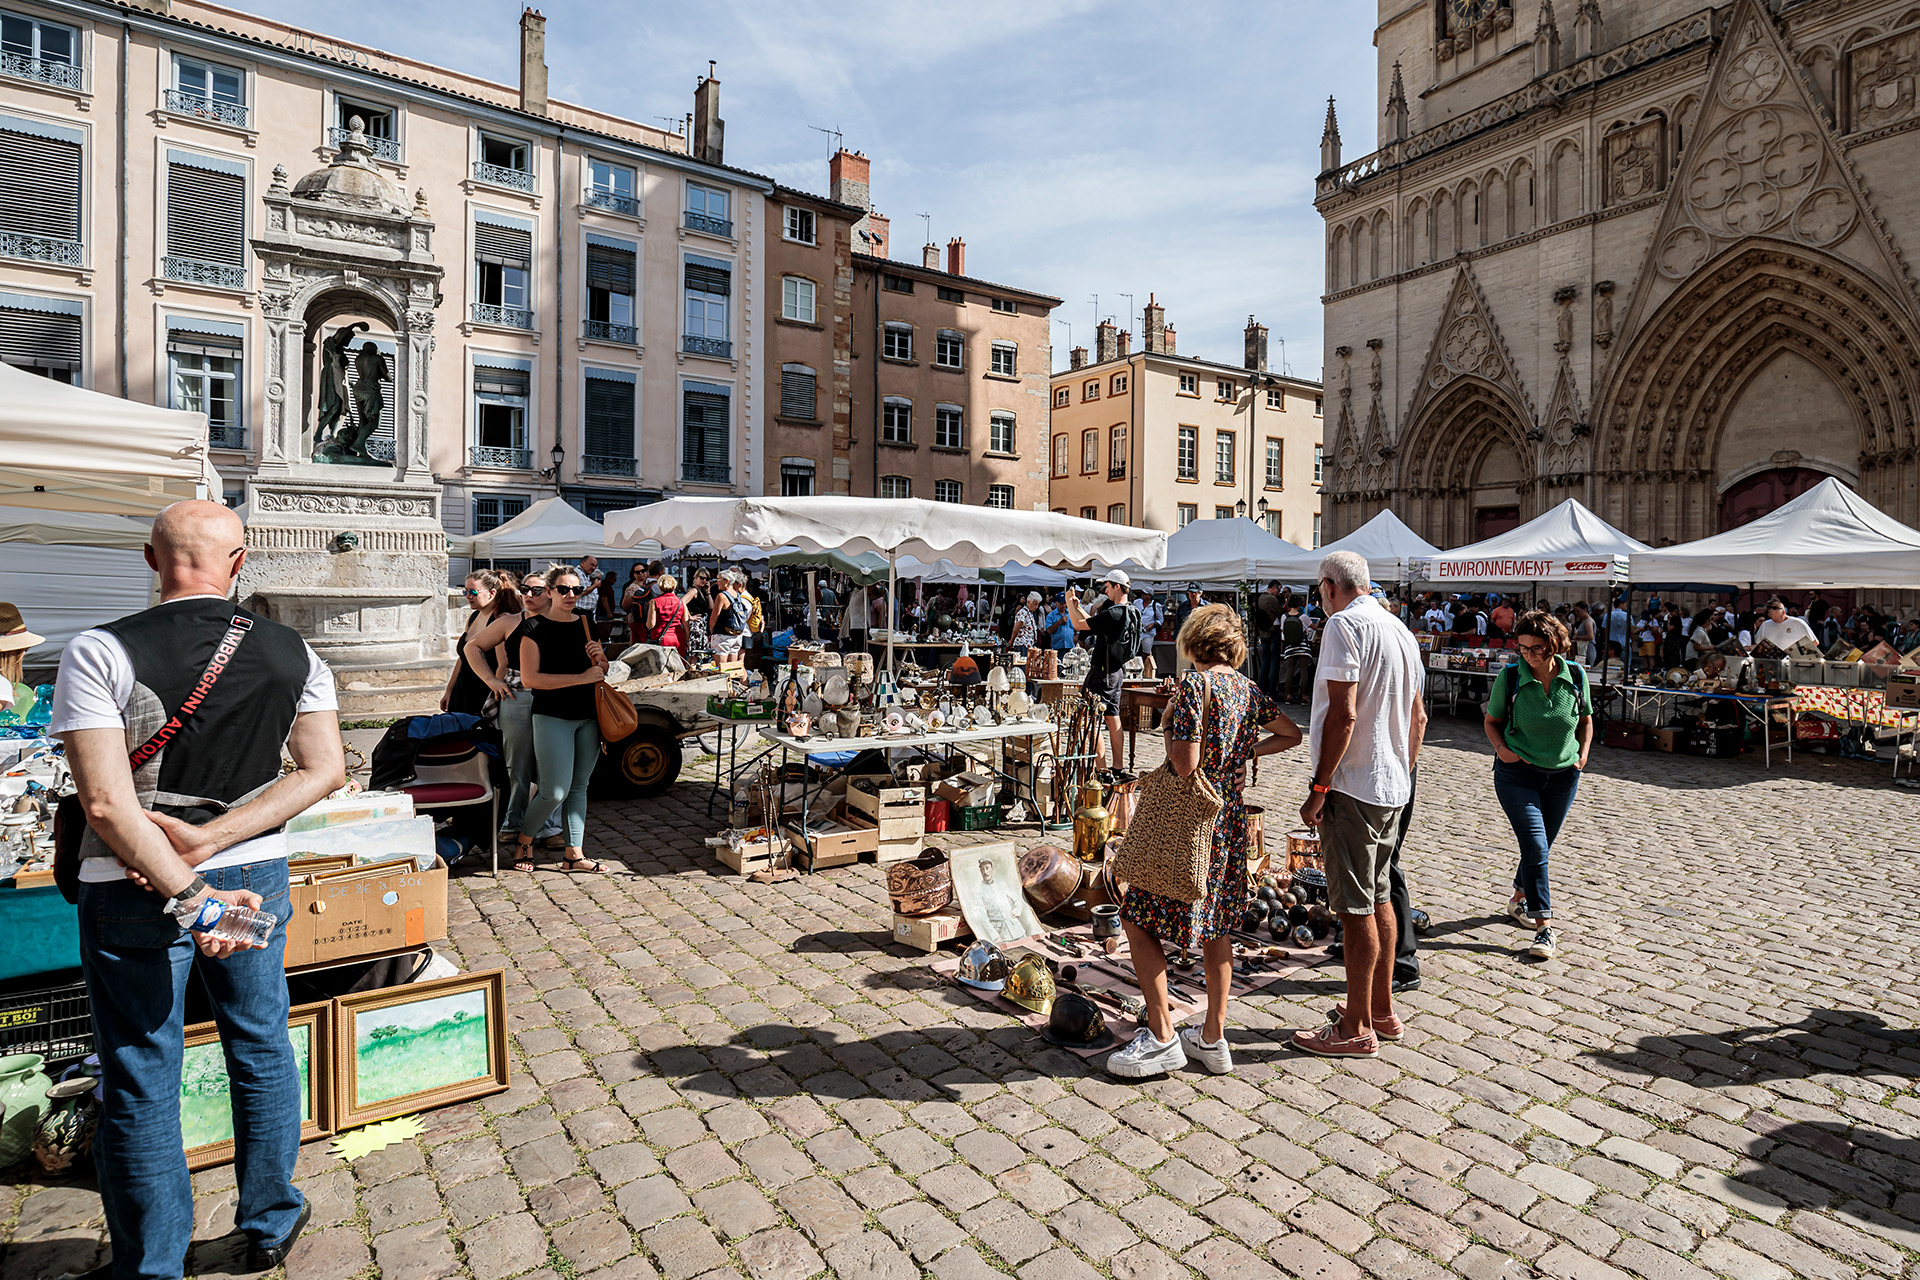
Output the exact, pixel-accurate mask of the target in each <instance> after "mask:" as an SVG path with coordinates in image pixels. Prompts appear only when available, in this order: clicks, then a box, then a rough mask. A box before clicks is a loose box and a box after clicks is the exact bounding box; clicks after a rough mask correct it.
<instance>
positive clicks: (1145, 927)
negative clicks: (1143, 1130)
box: [1107, 604, 1301, 1077]
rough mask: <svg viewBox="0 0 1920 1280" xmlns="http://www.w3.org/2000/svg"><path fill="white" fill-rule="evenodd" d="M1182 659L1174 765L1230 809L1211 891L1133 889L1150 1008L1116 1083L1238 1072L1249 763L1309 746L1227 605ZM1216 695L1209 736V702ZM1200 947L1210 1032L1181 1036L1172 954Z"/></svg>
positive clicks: (1198, 618) (1198, 629)
mask: <svg viewBox="0 0 1920 1280" xmlns="http://www.w3.org/2000/svg"><path fill="white" fill-rule="evenodd" d="M1179 645H1180V652H1181V653H1182V654H1183V655H1184V656H1185V657H1186V659H1187V660H1188V661H1189V662H1191V663H1192V664H1193V665H1194V668H1195V669H1194V670H1192V671H1188V672H1186V673H1185V674H1184V675H1182V676H1181V677H1180V683H1179V686H1178V691H1177V692H1176V693H1175V695H1174V697H1173V699H1172V701H1171V702H1170V703H1169V704H1168V706H1167V716H1166V743H1167V763H1168V764H1169V765H1171V766H1172V768H1173V770H1174V772H1176V773H1178V774H1180V776H1182V777H1191V776H1192V775H1193V771H1194V770H1195V769H1196V768H1198V769H1202V770H1204V771H1205V774H1206V778H1207V781H1208V782H1210V783H1212V784H1213V788H1214V790H1215V791H1216V792H1218V793H1219V795H1220V799H1221V801H1222V804H1221V808H1220V817H1219V819H1218V821H1217V822H1216V823H1215V825H1214V828H1213V858H1212V861H1211V862H1210V863H1209V864H1208V869H1207V891H1206V894H1205V896H1204V897H1202V898H1201V899H1200V901H1198V902H1192V903H1188V902H1179V901H1176V900H1175V899H1172V898H1163V897H1161V896H1160V895H1159V894H1155V893H1148V892H1147V891H1146V890H1144V889H1135V888H1129V889H1128V890H1127V894H1126V898H1125V901H1123V902H1122V904H1121V907H1120V919H1121V921H1122V922H1123V923H1124V924H1125V926H1126V930H1127V943H1128V946H1129V948H1130V950H1131V952H1132V955H1133V969H1134V976H1135V978H1136V979H1137V980H1138V982H1139V984H1140V993H1141V995H1142V996H1143V997H1144V998H1145V999H1146V1004H1147V1008H1146V1018H1145V1025H1144V1026H1142V1027H1141V1028H1140V1030H1139V1032H1138V1033H1137V1034H1136V1035H1135V1036H1134V1038H1133V1040H1132V1042H1131V1043H1130V1044H1128V1045H1126V1046H1125V1047H1124V1048H1122V1049H1120V1050H1118V1051H1116V1052H1115V1053H1114V1054H1113V1055H1112V1056H1111V1057H1109V1058H1108V1059H1107V1070H1109V1071H1111V1072H1112V1073H1113V1074H1115V1075H1117V1076H1128V1077H1139V1076H1152V1075H1159V1074H1160V1073H1162V1072H1165V1071H1175V1070H1178V1069H1179V1068H1181V1067H1184V1066H1185V1065H1186V1064H1187V1059H1188V1057H1189V1056H1191V1057H1195V1058H1198V1059H1199V1060H1200V1062H1201V1065H1203V1066H1205V1067H1206V1068H1207V1070H1209V1071H1212V1072H1214V1073H1216V1074H1221V1073H1225V1072H1228V1071H1231V1070H1233V1057H1232V1054H1231V1053H1229V1051H1228V1049H1227V1035H1226V1015H1227V992H1228V988H1229V985H1230V984H1231V982H1232V981H1233V943H1232V941H1231V940H1230V939H1229V938H1228V937H1227V931H1228V930H1229V929H1231V928H1232V927H1233V926H1234V924H1235V923H1236V921H1237V920H1238V918H1239V916H1240V913H1241V912H1242V911H1243V910H1244V909H1245V908H1246V903H1247V809H1246V805H1245V804H1244V803H1243V802H1242V801H1241V796H1240V790H1241V785H1242V782H1243V780H1244V774H1245V771H1246V765H1247V762H1248V761H1249V760H1251V759H1253V758H1254V757H1255V756H1263V755H1269V754H1271V753H1273V752H1275V751H1285V750H1286V749H1287V748H1289V747H1293V746H1298V745H1299V743H1300V737H1301V735H1300V727H1299V726H1298V725H1296V724H1294V722H1293V721H1292V720H1290V719H1288V718H1287V717H1286V716H1285V715H1284V714H1282V712H1281V711H1280V708H1279V707H1278V706H1276V705H1275V704H1274V701H1273V699H1271V698H1269V697H1267V695H1266V694H1264V693H1262V692H1260V688H1259V686H1257V685H1256V684H1254V683H1253V681H1251V680H1249V679H1247V678H1246V677H1245V676H1243V675H1241V674H1240V671H1239V668H1240V667H1241V666H1242V665H1243V664H1244V663H1245V662H1246V660H1247V640H1246V633H1245V631H1244V630H1243V628H1242V627H1241V625H1240V619H1239V618H1238V617H1237V616H1236V615H1235V614H1234V612H1233V610H1231V609H1229V608H1228V607H1227V606H1226V605H1223V604H1212V605H1207V606H1205V607H1204V608H1200V609H1195V610H1194V611H1193V612H1192V613H1191V614H1190V615H1188V617H1187V621H1186V624H1185V625H1184V626H1182V627H1181V628H1180V638H1179ZM1209 686H1211V694H1210V700H1211V705H1209V706H1207V708H1206V724H1205V733H1204V735H1203V734H1202V725H1201V711H1202V703H1203V699H1205V698H1206V697H1207V696H1208V689H1209ZM1196 945H1198V946H1199V949H1200V952H1201V955H1202V958H1203V960H1204V961H1205V966H1206V975H1207V1015H1206V1021H1205V1023H1204V1025H1202V1026H1200V1027H1185V1028H1182V1029H1181V1031H1180V1033H1179V1034H1178V1035H1176V1034H1174V1028H1173V1015H1172V1012H1171V1011H1170V1010H1169V1008H1168V1007H1167V948H1168V947H1169V946H1171V947H1173V948H1175V949H1177V950H1181V951H1190V950H1193V949H1194V947H1195V946H1196Z"/></svg>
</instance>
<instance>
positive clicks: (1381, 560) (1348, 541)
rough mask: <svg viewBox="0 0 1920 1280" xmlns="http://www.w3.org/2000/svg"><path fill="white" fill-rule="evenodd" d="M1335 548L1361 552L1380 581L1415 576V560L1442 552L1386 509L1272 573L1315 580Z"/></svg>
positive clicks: (1301, 579) (1281, 576)
mask: <svg viewBox="0 0 1920 1280" xmlns="http://www.w3.org/2000/svg"><path fill="white" fill-rule="evenodd" d="M1335 551H1355V552H1358V553H1359V554H1360V556H1361V557H1362V558H1363V559H1365V560H1366V562H1367V569H1368V571H1369V572H1370V573H1372V574H1373V576H1374V578H1375V579H1376V580H1377V581H1380V582H1406V581H1408V580H1409V578H1410V577H1411V576H1412V572H1413V564H1414V562H1415V561H1418V560H1428V559H1431V558H1432V557H1434V556H1437V555H1439V554H1440V548H1438V547H1436V546H1434V545H1433V544H1432V543H1431V542H1428V541H1427V540H1426V539H1425V538H1423V537H1421V536H1420V535H1419V534H1417V533H1415V532H1414V531H1413V530H1411V529H1409V528H1407V526H1406V522H1405V521H1403V520H1401V519H1400V517H1399V516H1397V515H1395V514H1393V512H1391V511H1382V512H1381V513H1380V514H1379V515H1377V516H1375V517H1374V518H1373V519H1371V520H1369V521H1367V522H1366V523H1365V524H1363V525H1361V526H1360V527H1359V528H1358V529H1355V530H1354V531H1353V532H1352V533H1350V534H1348V535H1347V536H1346V537H1344V538H1341V539H1339V540H1338V541H1335V542H1329V543H1328V544H1327V545H1326V546H1324V547H1319V548H1316V549H1314V550H1312V551H1304V552H1302V553H1301V554H1300V555H1299V556H1298V557H1297V558H1296V559H1294V560H1292V561H1290V562H1289V563H1287V564H1286V565H1284V566H1282V569H1281V571H1280V572H1277V573H1274V574H1273V575H1271V576H1273V577H1276V578H1283V579H1292V580H1294V581H1303V582H1312V581H1314V580H1315V579H1316V578H1318V577H1319V574H1320V561H1321V560H1322V559H1324V558H1325V557H1326V556H1328V555H1329V554H1331V553H1333V552H1335Z"/></svg>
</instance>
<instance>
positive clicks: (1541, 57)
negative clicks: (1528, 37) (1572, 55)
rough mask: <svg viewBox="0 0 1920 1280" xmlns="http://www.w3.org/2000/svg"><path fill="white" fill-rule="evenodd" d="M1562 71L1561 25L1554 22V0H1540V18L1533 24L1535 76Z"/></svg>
mask: <svg viewBox="0 0 1920 1280" xmlns="http://www.w3.org/2000/svg"><path fill="white" fill-rule="evenodd" d="M1559 69H1560V24H1559V23H1558V22H1556V21H1555V20H1554V16H1553V0H1540V16H1539V17H1538V18H1536V19H1534V23H1533V74H1534V75H1535V76H1536V77H1537V76H1544V75H1547V74H1549V73H1551V72H1554V71H1558V70H1559Z"/></svg>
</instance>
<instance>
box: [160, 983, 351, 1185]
mask: <svg viewBox="0 0 1920 1280" xmlns="http://www.w3.org/2000/svg"><path fill="white" fill-rule="evenodd" d="M287 1035H288V1036H289V1038H291V1039H292V1040H293V1044H294V1051H295V1057H296V1058H297V1059H298V1060H299V1062H300V1073H301V1076H302V1079H303V1081H304V1083H305V1086H306V1088H305V1094H306V1100H305V1104H304V1106H303V1107H302V1109H301V1115H300V1141H302V1142H311V1141H313V1140H314V1139H315V1138H324V1137H326V1136H328V1135H329V1134H331V1133H333V1132H334V1128H333V1098H334V1088H335V1077H334V1070H333V1061H334V1032H333V1001H331V1000H318V1001H315V1002H314V1003H312V1004H302V1005H295V1006H294V1007H293V1008H292V1009H291V1010H289V1011H288V1013H287ZM180 1131H181V1141H182V1144H183V1145H184V1146H185V1147H186V1152H187V1168H188V1169H189V1170H192V1171H194V1172H198V1171H199V1170H201V1169H210V1168H212V1167H213V1166H214V1165H218V1164H225V1163H227V1162H228V1161H230V1160H232V1159H233V1137H232V1134H233V1111H232V1100H231V1097H230V1095H229V1093H228V1082H227V1069H226V1056H225V1055H224V1054H223V1053H221V1052H220V1027H219V1024H218V1023H213V1022H200V1023H195V1024H194V1025H193V1026H191V1027H188V1028H187V1029H186V1046H185V1051H184V1053H183V1054H182V1057H181V1070H180ZM219 1135H224V1136H219Z"/></svg>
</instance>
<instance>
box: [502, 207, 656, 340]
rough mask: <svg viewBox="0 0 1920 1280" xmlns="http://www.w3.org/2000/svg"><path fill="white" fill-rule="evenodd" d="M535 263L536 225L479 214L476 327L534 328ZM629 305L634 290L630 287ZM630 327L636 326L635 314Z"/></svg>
mask: <svg viewBox="0 0 1920 1280" xmlns="http://www.w3.org/2000/svg"><path fill="white" fill-rule="evenodd" d="M532 262H533V223H531V222H528V221H525V220H523V219H520V218H510V217H506V216H504V215H500V214H490V213H487V214H483V213H475V214H474V219H473V265H474V276H473V278H474V287H475V290H476V292H475V294H474V299H473V319H474V323H475V324H497V325H505V326H506V327H508V328H511V329H531V328H533V302H532V297H531V290H530V288H529V280H530V278H531V277H530V275H529V272H528V268H529V267H530V265H531V264H532ZM628 289H629V295H628V298H629V302H631V298H632V295H631V289H632V286H631V284H629V286H628ZM627 323H628V324H632V323H633V319H632V316H631V314H629V316H628V319H627Z"/></svg>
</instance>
